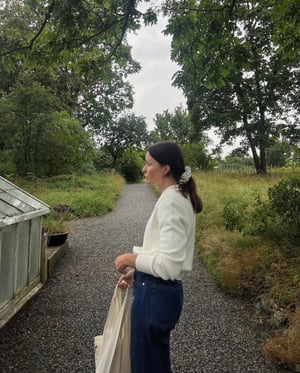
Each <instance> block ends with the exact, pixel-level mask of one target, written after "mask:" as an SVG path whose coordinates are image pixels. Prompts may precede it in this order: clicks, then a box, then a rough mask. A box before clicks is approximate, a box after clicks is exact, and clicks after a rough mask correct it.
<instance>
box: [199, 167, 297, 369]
mask: <svg viewBox="0 0 300 373" xmlns="http://www.w3.org/2000/svg"><path fill="white" fill-rule="evenodd" d="M296 174H297V175H299V170H298V171H297V172H296ZM290 176H291V173H289V172H287V171H285V172H276V173H272V174H271V175H265V176H256V175H251V176H250V175H248V176H247V175H244V176H243V175H238V174H233V173H220V172H205V173H204V172H199V173H197V174H195V179H196V182H197V186H198V191H199V194H200V195H201V198H202V200H203V204H204V210H203V212H202V213H201V214H199V215H198V216H197V235H196V249H197V251H198V253H199V255H200V257H201V259H202V261H203V263H204V264H205V265H206V267H207V269H208V271H209V273H210V274H211V276H212V278H213V279H214V280H215V282H216V283H217V284H218V285H219V286H220V287H221V288H222V289H224V291H226V292H228V293H230V294H232V295H234V296H236V297H240V298H242V299H246V300H247V302H250V303H252V304H253V306H254V304H255V305H256V306H258V308H259V310H260V313H259V316H258V317H259V320H263V327H264V330H263V331H262V333H264V335H268V336H272V337H274V339H271V340H270V341H268V342H267V343H266V345H265V347H264V351H265V353H266V354H267V356H269V357H270V356H271V357H272V360H274V361H275V362H277V363H282V364H287V365H288V366H289V367H290V368H292V369H293V367H294V366H296V365H297V364H300V356H299V351H300V347H299V343H298V342H297V343H294V342H292V343H290V341H286V340H285V339H286V338H288V336H289V338H292V337H291V336H293V335H294V334H295V331H297V333H298V331H299V328H300V327H299V320H298V319H299V316H298V319H297V320H298V321H297V323H295V322H294V321H293V320H294V319H295V314H296V315H297V314H298V313H299V312H300V291H299V289H300V258H285V257H284V256H283V255H282V254H281V252H280V250H279V249H278V247H277V245H276V242H273V241H271V240H270V241H267V240H265V239H262V238H260V237H255V236H246V235H242V234H241V233H239V232H236V231H233V232H232V231H228V230H226V228H225V221H224V218H223V209H224V206H225V204H226V202H227V201H230V200H232V199H234V200H238V201H242V202H245V203H249V204H250V205H251V203H254V201H255V198H256V197H257V196H260V197H261V198H262V199H265V198H267V191H268V189H269V188H270V187H272V186H274V185H275V184H278V183H279V182H280V180H282V179H284V178H288V177H290ZM292 176H295V170H294V172H293V175H292ZM264 304H267V305H268V306H267V309H265V307H264V306H263V305H264ZM253 309H254V307H253ZM295 310H296V313H295ZM297 310H298V311H297ZM297 312H298V313H297ZM276 335H282V336H285V337H284V338H285V339H284V341H282V340H281V339H280V342H281V343H285V344H289V346H290V347H289V349H290V350H289V352H288V353H284V352H283V351H280V353H279V352H278V351H279V350H278V349H277V348H276V347H274V346H275V345H276V346H277V345H278V339H276V338H275V337H276ZM282 338H283V337H282ZM298 339H299V338H298Z"/></svg>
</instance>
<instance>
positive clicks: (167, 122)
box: [151, 106, 193, 144]
mask: <svg viewBox="0 0 300 373" xmlns="http://www.w3.org/2000/svg"><path fill="white" fill-rule="evenodd" d="M154 122H155V128H154V130H153V131H152V132H151V137H152V138H153V140H155V141H163V140H165V141H167V140H168V141H175V142H177V143H178V144H186V143H188V142H189V141H190V140H191V137H192V129H193V126H192V122H191V119H190V116H189V114H188V112H187V111H186V110H184V109H183V108H182V107H181V106H178V107H176V108H175V111H174V113H170V112H169V110H165V111H164V112H163V113H162V114H156V115H155V119H154Z"/></svg>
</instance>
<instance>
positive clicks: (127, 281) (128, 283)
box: [117, 269, 134, 289]
mask: <svg viewBox="0 0 300 373" xmlns="http://www.w3.org/2000/svg"><path fill="white" fill-rule="evenodd" d="M133 273H134V269H132V270H130V271H129V272H127V273H126V274H125V275H122V276H121V277H120V278H119V281H118V283H117V285H118V286H119V288H120V289H126V288H128V287H132V285H133Z"/></svg>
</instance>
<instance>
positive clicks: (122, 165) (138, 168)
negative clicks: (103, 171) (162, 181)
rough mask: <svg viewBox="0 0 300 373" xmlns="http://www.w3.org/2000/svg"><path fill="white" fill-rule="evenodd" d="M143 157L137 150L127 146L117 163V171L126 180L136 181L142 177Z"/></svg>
mask: <svg viewBox="0 0 300 373" xmlns="http://www.w3.org/2000/svg"><path fill="white" fill-rule="evenodd" d="M143 164H144V162H143V159H142V157H141V155H140V153H139V152H137V151H135V150H133V149H131V148H128V149H126V150H125V151H124V153H123V155H122V157H121V159H120V161H119V164H118V171H119V172H120V173H121V174H122V175H123V176H124V177H125V179H126V181H128V182H138V181H140V180H141V179H142V177H143V174H142V168H143Z"/></svg>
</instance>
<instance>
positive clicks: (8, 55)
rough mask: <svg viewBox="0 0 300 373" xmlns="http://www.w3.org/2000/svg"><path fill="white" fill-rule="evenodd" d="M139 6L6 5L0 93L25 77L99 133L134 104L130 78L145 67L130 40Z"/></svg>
mask: <svg viewBox="0 0 300 373" xmlns="http://www.w3.org/2000/svg"><path fill="white" fill-rule="evenodd" d="M135 5H136V4H135V1H132V0H131V1H128V2H124V1H120V0H114V1H110V2H101V3H99V2H95V1H93V0H80V1H76V2H74V1H71V0H67V1H64V2H56V1H50V2H48V3H46V4H45V2H43V1H31V0H27V1H11V0H8V1H6V2H5V4H4V6H3V7H2V8H1V9H0V17H1V22H0V89H3V90H4V91H5V92H9V91H10V89H11V87H12V86H14V84H16V82H17V81H18V77H19V74H20V72H22V74H27V75H28V77H29V76H30V77H31V79H32V80H35V81H37V82H39V83H40V84H42V85H43V86H45V87H48V88H50V89H51V90H52V93H53V94H54V95H55V96H56V97H57V98H58V99H59V100H60V102H61V105H63V106H64V109H65V110H67V111H68V112H69V113H71V114H72V115H74V116H76V117H77V118H78V119H80V120H81V122H82V124H83V125H84V126H85V127H87V126H88V127H89V128H91V127H92V128H93V127H95V128H99V126H100V125H101V124H103V123H106V122H108V121H109V120H110V119H111V117H112V116H114V115H116V113H120V112H122V111H123V110H125V109H128V108H131V107H132V105H133V99H132V88H131V86H130V85H129V84H128V83H127V82H126V77H127V76H128V75H129V74H131V73H134V72H137V71H138V70H139V68H140V66H139V64H138V63H137V62H135V61H134V60H133V59H132V57H131V53H130V47H129V46H128V44H127V42H126V38H125V36H126V32H128V31H129V30H135V29H137V28H138V27H139V18H140V17H141V16H142V15H141V13H139V12H138V11H137V10H136V9H135ZM16 14H17V15H18V17H16Z"/></svg>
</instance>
